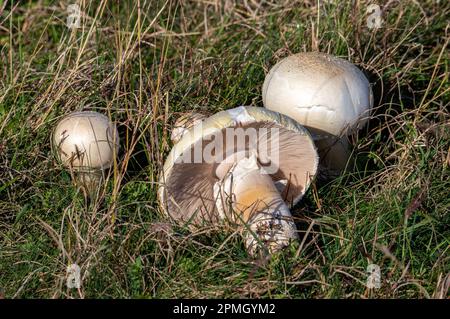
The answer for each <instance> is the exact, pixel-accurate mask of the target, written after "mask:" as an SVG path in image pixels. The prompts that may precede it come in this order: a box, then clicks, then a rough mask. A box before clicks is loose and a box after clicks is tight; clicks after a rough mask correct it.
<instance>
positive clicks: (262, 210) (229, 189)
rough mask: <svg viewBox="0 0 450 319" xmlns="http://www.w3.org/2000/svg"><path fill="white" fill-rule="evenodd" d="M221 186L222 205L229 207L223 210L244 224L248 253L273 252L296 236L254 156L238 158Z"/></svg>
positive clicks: (271, 182) (282, 203)
mask: <svg viewBox="0 0 450 319" xmlns="http://www.w3.org/2000/svg"><path fill="white" fill-rule="evenodd" d="M221 185H222V187H221V188H222V194H223V195H224V196H225V198H228V199H230V203H229V205H227V206H226V207H227V208H231V209H227V208H226V209H225V210H226V211H227V212H229V211H231V212H232V214H231V216H232V220H234V221H235V222H237V223H238V224H241V225H242V226H244V241H245V245H246V247H247V250H248V251H249V253H250V254H251V255H256V254H258V253H259V252H262V251H261V250H263V251H264V250H268V252H269V253H274V252H276V251H278V250H280V249H282V248H284V247H285V246H287V245H289V242H290V241H291V240H292V239H298V235H297V229H296V226H295V223H294V221H293V218H292V215H291V213H290V211H289V208H288V207H287V205H286V204H285V202H284V201H283V199H282V198H281V196H280V193H279V192H278V190H277V188H276V186H275V184H274V182H273V180H272V178H271V177H270V175H269V174H267V173H266V172H265V171H264V168H262V167H260V166H259V165H258V161H257V158H256V156H255V155H252V156H250V157H248V158H244V159H241V160H240V161H238V162H237V163H236V164H235V165H234V166H233V167H232V168H231V169H230V170H229V171H228V173H227V174H226V175H225V176H224V177H223V178H222V183H221ZM233 213H234V214H233ZM261 244H262V245H261ZM261 248H262V249H261Z"/></svg>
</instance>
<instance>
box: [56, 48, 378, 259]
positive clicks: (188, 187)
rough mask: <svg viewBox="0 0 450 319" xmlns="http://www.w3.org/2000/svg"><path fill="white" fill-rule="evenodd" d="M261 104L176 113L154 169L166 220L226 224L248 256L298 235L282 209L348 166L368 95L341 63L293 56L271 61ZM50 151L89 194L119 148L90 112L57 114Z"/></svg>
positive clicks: (365, 84)
mask: <svg viewBox="0 0 450 319" xmlns="http://www.w3.org/2000/svg"><path fill="white" fill-rule="evenodd" d="M262 99H263V104H264V108H262V107H251V106H240V107H237V108H234V109H229V110H226V111H222V112H218V113H216V114H214V115H212V116H210V117H207V116H205V115H203V114H198V113H190V114H185V115H184V116H182V117H181V118H179V119H178V120H177V122H176V123H175V127H174V129H173V130H172V134H171V139H172V142H173V144H174V146H173V148H172V150H171V152H170V153H169V155H168V157H167V159H166V162H165V164H164V167H163V170H162V172H161V179H160V187H159V191H158V197H159V200H160V204H161V206H162V209H163V211H164V212H165V213H166V214H167V215H168V216H169V217H170V218H172V219H173V220H174V221H175V222H177V223H181V224H184V225H188V226H189V227H190V228H192V229H196V228H198V227H201V226H203V225H205V224H206V225H208V224H217V223H221V222H227V223H230V224H231V225H233V226H234V227H237V229H238V230H240V233H241V235H242V237H243V242H244V244H245V246H246V248H247V250H248V252H249V254H250V255H252V256H257V255H260V254H264V255H266V254H272V253H274V252H276V251H279V250H280V249H282V248H283V247H286V246H287V245H289V243H290V242H291V241H292V240H296V239H298V234H297V229H296V225H295V223H294V220H293V217H292V215H291V212H290V206H293V205H295V204H297V203H298V202H299V201H300V199H301V198H302V196H303V195H304V194H305V193H306V191H307V190H308V187H309V185H310V184H311V182H312V181H313V180H314V179H315V177H316V174H317V173H318V172H320V173H321V174H324V175H326V176H329V177H333V176H336V175H338V174H340V173H341V172H342V171H343V170H344V169H345V167H346V166H347V163H348V160H349V155H350V148H349V141H348V138H347V136H349V135H350V134H352V133H354V132H356V131H357V130H358V129H359V128H361V127H362V126H363V125H364V124H365V122H366V121H367V118H368V117H369V115H370V111H371V108H372V106H373V96H372V90H371V87H370V84H369V81H368V80H367V78H366V77H365V76H364V74H363V73H362V72H361V71H360V70H359V69H358V68H357V67H356V66H354V65H353V64H351V63H350V62H348V61H345V60H342V59H339V58H336V57H333V56H331V55H328V54H323V53H300V54H296V55H292V56H289V57H287V58H285V59H283V60H281V61H280V62H279V63H277V64H276V65H275V66H274V67H273V68H272V69H271V70H270V71H269V73H268V74H267V76H266V79H265V81H264V84H263V88H262ZM52 146H53V149H54V150H55V154H56V157H57V158H58V160H59V161H60V162H61V163H62V164H63V165H64V167H66V168H68V169H70V171H71V172H73V174H72V176H73V177H74V179H75V182H76V183H77V184H78V185H80V186H82V187H83V188H84V189H86V190H87V193H88V195H91V196H93V194H94V193H95V191H96V190H97V188H98V186H99V184H100V183H101V182H102V180H103V178H104V175H105V170H107V169H108V168H110V167H111V165H112V164H113V163H114V162H115V158H116V156H117V152H118V149H119V138H118V132H117V129H116V127H115V125H114V124H113V123H112V122H111V121H110V120H109V119H108V117H106V116H105V115H102V114H100V113H97V112H76V113H72V114H70V115H68V116H66V117H65V118H63V119H62V120H61V121H60V122H59V123H58V125H57V126H56V128H55V130H54V132H53V136H52Z"/></svg>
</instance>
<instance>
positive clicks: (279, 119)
mask: <svg viewBox="0 0 450 319" xmlns="http://www.w3.org/2000/svg"><path fill="white" fill-rule="evenodd" d="M236 128H243V129H246V128H254V129H255V130H256V131H258V129H259V128H267V129H271V128H275V129H276V130H277V131H278V132H279V134H278V136H277V137H273V139H276V142H277V144H278V147H277V149H278V150H279V152H277V156H276V157H277V159H275V158H274V156H272V155H273V154H274V151H272V150H271V149H270V148H271V145H272V144H271V143H270V142H269V143H267V147H268V150H267V152H266V154H268V158H263V160H264V162H266V163H270V165H271V164H272V163H275V164H276V170H275V171H273V172H272V173H270V176H271V178H272V180H273V182H274V183H275V184H278V185H280V183H278V182H279V181H286V180H287V181H288V182H287V183H286V184H287V186H286V188H285V189H284V191H283V193H282V194H281V195H282V197H283V198H284V199H285V200H286V201H287V202H289V203H292V204H296V203H297V202H298V201H299V200H300V199H301V197H302V196H303V195H304V193H305V192H306V190H307V189H308V187H309V185H310V183H311V180H312V179H313V178H314V176H315V175H316V172H317V166H318V155H317V151H316V148H315V145H314V142H313V140H312V138H311V136H310V134H309V133H308V131H307V130H306V129H305V128H303V127H302V126H301V125H300V124H298V123H296V122H295V121H294V120H292V119H290V118H289V117H287V116H284V115H282V114H279V113H276V112H272V111H269V110H267V109H264V108H259V107H238V108H235V109H231V110H227V111H222V112H219V113H217V114H215V115H213V116H211V117H209V118H208V119H206V120H204V121H203V122H200V123H198V124H196V125H194V126H193V127H192V128H191V129H189V131H188V132H187V133H186V134H184V135H183V137H182V138H181V139H180V141H179V142H178V143H177V144H175V146H174V147H173V149H172V150H171V152H170V153H169V155H168V157H167V160H166V162H165V164H164V169H163V172H162V176H161V180H160V189H159V192H158V195H159V199H160V202H161V205H162V207H163V210H164V211H165V213H167V214H168V215H169V216H171V217H172V218H173V219H175V220H176V221H178V222H184V223H186V222H188V221H189V222H191V225H192V226H196V225H199V224H200V225H201V224H203V223H209V222H213V223H214V222H217V221H218V220H219V219H220V216H219V212H218V211H217V207H216V202H217V201H216V200H217V198H215V196H214V187H215V184H216V183H217V182H218V181H219V178H218V177H217V175H216V169H217V168H218V163H221V160H222V159H223V158H226V157H225V156H223V155H224V154H223V153H225V151H226V150H227V147H228V146H229V145H227V142H226V141H227V137H228V136H229V135H228V134H231V133H229V131H228V130H227V129H236ZM258 132H259V131H258ZM214 136H221V137H223V142H224V143H223V150H224V152H221V150H220V149H217V150H214V151H213V152H212V154H213V155H214V156H216V157H217V158H216V159H217V161H216V162H213V163H211V162H207V161H203V160H202V159H201V158H200V160H197V161H195V158H194V156H195V154H197V153H196V150H197V151H198V150H199V149H200V151H202V150H203V151H205V150H206V149H207V146H208V145H210V142H211V141H212V140H214V138H213V137H214ZM260 138H261V136H258V139H260ZM271 138H272V136H271V137H270V138H269V139H271ZM235 151H236V150H235ZM237 151H245V152H247V153H253V152H254V153H257V154H259V153H260V151H261V150H260V149H258V148H255V146H254V144H252V143H246V145H245V147H244V149H241V150H237ZM187 154H190V155H189V156H188V159H191V160H193V161H187V162H184V163H183V162H181V159H183V158H184V159H186V155H187ZM192 154H194V155H192ZM259 159H260V160H261V159H262V158H261V157H260V158H259ZM232 165H233V163H230V164H229V167H231V166H232Z"/></svg>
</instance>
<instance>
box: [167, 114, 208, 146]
mask: <svg viewBox="0 0 450 319" xmlns="http://www.w3.org/2000/svg"><path fill="white" fill-rule="evenodd" d="M206 118H207V116H206V115H204V114H201V113H197V112H188V113H185V114H183V115H182V116H180V117H179V118H178V119H177V120H176V121H175V126H174V128H173V129H172V134H171V135H170V139H171V141H172V142H173V143H178V141H179V140H180V139H181V138H182V137H183V135H184V134H185V133H186V132H187V131H188V130H189V129H190V128H191V127H192V126H194V125H195V124H197V123H200V122H201V121H203V120H204V119H206Z"/></svg>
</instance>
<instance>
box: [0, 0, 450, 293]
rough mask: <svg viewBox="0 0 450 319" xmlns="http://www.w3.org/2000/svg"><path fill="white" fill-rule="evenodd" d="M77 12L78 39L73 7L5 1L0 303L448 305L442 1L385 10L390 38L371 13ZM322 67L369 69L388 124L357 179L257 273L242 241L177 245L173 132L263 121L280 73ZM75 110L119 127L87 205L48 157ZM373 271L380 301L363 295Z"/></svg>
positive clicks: (327, 7)
mask: <svg viewBox="0 0 450 319" xmlns="http://www.w3.org/2000/svg"><path fill="white" fill-rule="evenodd" d="M73 2H75V1H73ZM81 2H82V6H81V7H82V11H83V12H84V13H85V18H84V19H83V21H82V26H83V28H81V29H78V30H75V31H72V30H70V29H68V28H67V27H66V26H65V22H66V17H67V12H66V5H67V4H69V2H65V1H22V2H21V4H18V3H19V2H18V1H0V13H1V14H0V296H2V295H4V296H5V297H6V298H41V297H44V298H54V297H55V298H80V297H86V298H112V297H114V298H130V297H133V298H141V297H142V298H179V297H188V298H190V297H200V298H209V297H224V298H232V297H246V298H247V297H248V298H260V297H261V298H448V289H449V285H450V260H449V257H450V254H449V246H450V229H449V225H450V218H449V211H450V192H449V190H450V179H449V166H450V116H449V113H448V107H449V101H450V90H449V85H448V74H449V59H448V58H449V56H448V41H449V28H448V27H449V25H448V16H449V15H450V6H449V4H448V2H446V1H431V0H428V1H420V2H419V1H403V0H402V1H393V2H389V5H388V6H387V7H386V6H385V4H386V2H381V1H380V2H379V3H380V5H381V6H382V7H383V9H384V15H383V19H384V23H383V25H382V28H381V29H378V30H369V29H368V28H367V26H366V18H367V14H366V7H367V5H368V4H369V2H368V1H333V2H331V1H320V3H319V2H314V1H305V2H304V1H291V0H289V1H259V0H253V1H246V3H247V5H244V4H242V3H244V2H241V1H235V0H227V1H209V2H207V1H183V2H178V1H174V0H168V1H144V0H141V1H140V9H138V6H137V4H138V3H139V2H138V1H81ZM352 2H355V3H352ZM305 3H306V4H305ZM310 50H320V51H324V52H328V53H331V54H335V55H338V56H341V57H343V58H345V59H348V60H350V61H352V62H354V63H356V64H357V65H358V66H359V67H360V68H361V69H363V70H364V71H365V72H366V73H367V75H368V77H369V78H370V81H371V83H373V89H374V92H375V101H376V110H375V112H374V114H373V118H372V119H371V120H370V122H369V125H368V126H367V127H366V128H364V130H362V131H361V132H360V134H359V135H358V136H357V137H355V139H354V152H353V157H354V159H355V160H356V161H355V166H354V167H352V169H351V170H350V172H349V173H347V174H345V175H343V176H342V177H340V178H338V179H336V180H333V181H330V182H328V183H327V184H316V185H314V187H311V189H310V190H309V191H308V193H307V196H305V198H304V199H303V200H302V202H301V203H300V204H299V205H298V206H296V207H295V208H294V209H293V212H294V214H295V216H296V218H297V220H298V228H299V230H300V232H301V234H300V235H301V241H300V242H299V243H294V244H293V245H292V246H291V247H289V249H286V250H285V251H283V252H281V253H279V254H277V255H275V256H273V258H272V259H271V260H253V259H251V258H249V257H248V255H247V254H246V252H245V249H244V246H243V243H242V240H241V239H240V237H239V236H238V234H236V233H234V232H233V231H232V230H230V229H225V230H224V229H220V228H219V227H208V228H205V229H201V230H199V231H198V232H195V233H191V232H189V231H188V230H187V229H183V228H182V227H178V226H177V227H174V229H172V230H171V231H169V232H165V231H164V229H165V228H164V225H165V223H167V222H168V219H167V218H166V217H165V216H164V215H163V213H162V211H161V209H160V208H159V204H158V201H157V198H156V191H157V186H158V185H157V182H158V174H159V172H160V170H161V166H162V164H163V163H164V159H165V155H167V154H168V152H169V150H170V148H171V142H170V131H171V128H172V125H173V123H174V121H175V120H176V119H177V118H178V116H180V114H181V113H183V112H186V111H190V110H198V111H202V112H206V113H208V114H213V113H214V112H216V111H219V110H223V109H229V108H233V107H236V106H239V105H254V106H262V99H261V86H262V82H263V80H264V76H265V74H266V73H267V71H268V70H269V68H270V67H271V66H272V65H274V63H276V62H277V61H278V60H279V59H281V58H283V57H285V56H287V55H288V54H291V53H296V52H300V51H310ZM75 110H96V111H99V112H103V113H105V114H108V115H109V116H110V117H111V118H112V119H113V120H115V121H117V123H118V124H119V131H120V137H121V142H122V143H121V151H120V160H119V162H118V165H117V166H116V167H115V168H114V173H113V174H112V175H111V176H110V179H109V181H108V183H107V185H106V187H105V189H104V192H103V193H102V195H101V196H100V199H99V200H98V201H96V202H92V203H89V202H87V201H86V200H85V198H84V196H83V193H82V192H80V190H78V189H77V188H76V187H75V186H74V185H73V183H72V182H71V178H70V174H69V173H68V172H66V171H64V170H63V168H62V167H61V166H60V165H59V164H58V163H57V162H56V161H55V159H54V157H53V156H52V153H51V148H50V134H51V130H52V128H53V127H54V125H55V123H56V122H57V121H58V119H60V117H61V116H63V115H65V114H68V113H70V112H72V111H75ZM71 263H77V264H78V265H80V267H81V270H82V276H83V285H82V287H81V289H79V290H76V289H68V288H66V284H65V280H66V267H67V266H68V265H69V264H71ZM371 263H376V264H378V265H379V266H380V267H381V274H382V286H381V288H380V289H368V288H366V286H365V284H364V283H365V281H366V277H367V274H366V267H367V266H368V265H369V264H371Z"/></svg>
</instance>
